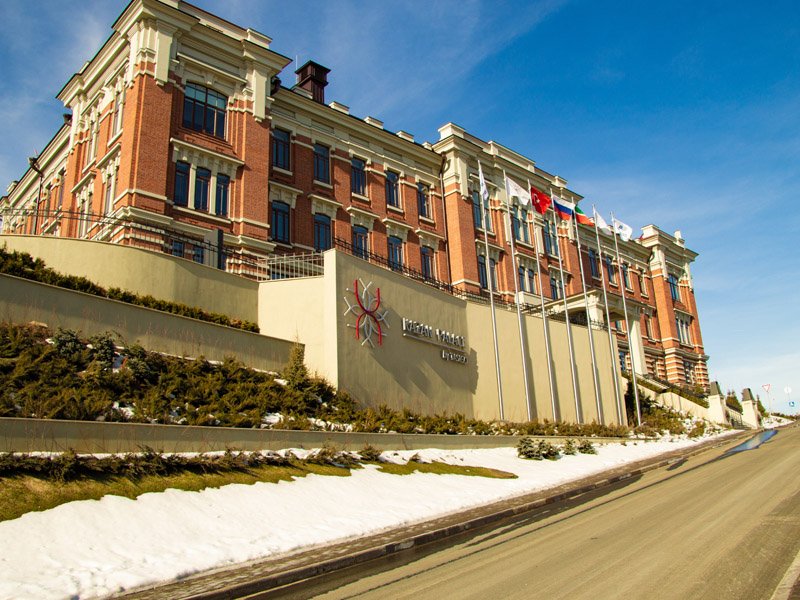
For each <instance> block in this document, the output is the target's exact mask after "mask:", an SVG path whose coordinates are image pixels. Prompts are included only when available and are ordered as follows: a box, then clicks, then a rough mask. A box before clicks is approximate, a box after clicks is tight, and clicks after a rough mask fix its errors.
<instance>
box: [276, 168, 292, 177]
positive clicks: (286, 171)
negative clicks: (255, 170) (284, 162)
mask: <svg viewBox="0 0 800 600" xmlns="http://www.w3.org/2000/svg"><path fill="white" fill-rule="evenodd" d="M272 171H273V172H274V173H280V174H281V175H286V176H287V177H294V173H292V172H291V171H289V170H287V169H282V168H281V167H278V166H275V165H272Z"/></svg>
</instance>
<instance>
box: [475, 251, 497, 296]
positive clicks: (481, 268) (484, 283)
mask: <svg viewBox="0 0 800 600" xmlns="http://www.w3.org/2000/svg"><path fill="white" fill-rule="evenodd" d="M496 267H497V263H496V262H495V260H494V259H493V258H490V259H489V273H490V275H491V277H492V289H494V291H497V268H496ZM478 281H479V282H480V284H481V288H482V289H484V290H488V289H489V280H488V278H487V276H486V257H485V256H483V255H482V254H481V255H478Z"/></svg>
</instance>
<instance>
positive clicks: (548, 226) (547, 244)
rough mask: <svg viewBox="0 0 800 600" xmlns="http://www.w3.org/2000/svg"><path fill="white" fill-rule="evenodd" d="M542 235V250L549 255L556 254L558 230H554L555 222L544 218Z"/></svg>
mask: <svg viewBox="0 0 800 600" xmlns="http://www.w3.org/2000/svg"><path fill="white" fill-rule="evenodd" d="M542 235H543V237H544V251H545V252H546V253H547V254H549V255H550V256H558V232H557V231H556V224H555V223H552V222H551V221H547V220H546V221H545V222H544V227H543V228H542Z"/></svg>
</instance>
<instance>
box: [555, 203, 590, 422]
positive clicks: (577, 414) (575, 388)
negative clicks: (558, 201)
mask: <svg viewBox="0 0 800 600" xmlns="http://www.w3.org/2000/svg"><path fill="white" fill-rule="evenodd" d="M550 197H551V198H554V196H553V190H552V189H551V190H550ZM553 203H554V204H555V199H554V200H553ZM555 212H556V211H555V208H553V226H554V227H555V233H556V248H557V249H558V273H559V276H560V277H561V295H562V296H563V300H564V317H565V320H566V325H567V345H568V346H569V369H570V372H571V373H572V393H573V395H574V396H575V420H576V421H577V422H578V423H582V422H583V419H582V418H581V402H580V398H579V394H578V380H577V378H576V376H575V350H574V347H573V345H572V327H571V326H570V322H569V307H568V306H567V286H566V284H565V283H564V261H563V260H562V258H561V240H560V236H559V234H558V226H556V225H555Z"/></svg>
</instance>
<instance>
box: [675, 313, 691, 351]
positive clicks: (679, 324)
mask: <svg viewBox="0 0 800 600" xmlns="http://www.w3.org/2000/svg"><path fill="white" fill-rule="evenodd" d="M690 327H691V321H690V319H689V318H688V317H683V316H676V317H675V328H676V329H677V330H678V341H680V343H681V344H687V345H690V344H691V343H692V336H691V335H690V332H689V328H690Z"/></svg>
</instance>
